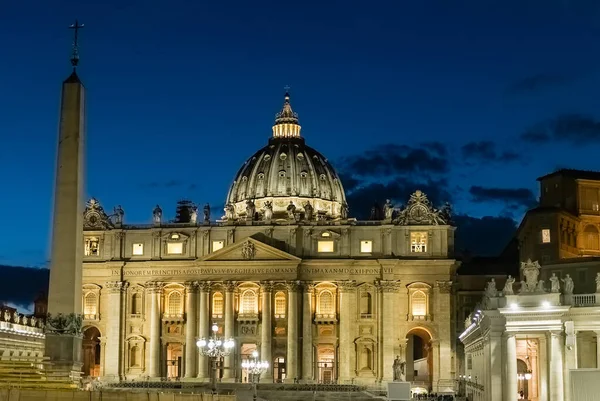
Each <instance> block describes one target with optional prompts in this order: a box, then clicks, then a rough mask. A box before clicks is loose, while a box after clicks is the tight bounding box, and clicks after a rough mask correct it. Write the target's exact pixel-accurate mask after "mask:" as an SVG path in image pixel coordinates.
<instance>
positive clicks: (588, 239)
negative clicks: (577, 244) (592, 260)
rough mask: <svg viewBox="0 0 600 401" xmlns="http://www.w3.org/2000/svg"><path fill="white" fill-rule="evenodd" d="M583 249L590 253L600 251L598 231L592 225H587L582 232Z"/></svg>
mask: <svg viewBox="0 0 600 401" xmlns="http://www.w3.org/2000/svg"><path fill="white" fill-rule="evenodd" d="M584 240H585V247H586V248H587V249H590V250H592V251H597V250H600V243H599V240H600V236H599V235H598V229H597V228H596V227H594V226H592V225H588V226H587V227H585V230H584Z"/></svg>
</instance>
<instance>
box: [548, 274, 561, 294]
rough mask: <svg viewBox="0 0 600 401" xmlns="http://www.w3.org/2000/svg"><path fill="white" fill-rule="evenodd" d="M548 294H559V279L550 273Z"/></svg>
mask: <svg viewBox="0 0 600 401" xmlns="http://www.w3.org/2000/svg"><path fill="white" fill-rule="evenodd" d="M550 292H560V279H559V278H558V277H556V274H555V273H552V277H550Z"/></svg>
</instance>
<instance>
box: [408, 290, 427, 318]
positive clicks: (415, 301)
mask: <svg viewBox="0 0 600 401" xmlns="http://www.w3.org/2000/svg"><path fill="white" fill-rule="evenodd" d="M410 303H411V310H412V315H413V316H425V315H427V295H426V294H425V293H424V292H423V291H420V290H419V291H415V292H413V294H412V296H411V298H410Z"/></svg>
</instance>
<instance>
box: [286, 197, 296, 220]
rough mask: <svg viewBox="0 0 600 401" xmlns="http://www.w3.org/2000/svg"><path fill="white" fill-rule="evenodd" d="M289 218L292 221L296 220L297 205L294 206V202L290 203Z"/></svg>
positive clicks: (288, 208)
mask: <svg viewBox="0 0 600 401" xmlns="http://www.w3.org/2000/svg"><path fill="white" fill-rule="evenodd" d="M286 210H287V213H288V218H289V219H290V220H295V219H296V205H294V202H293V201H290V204H289V205H288V207H287V209H286Z"/></svg>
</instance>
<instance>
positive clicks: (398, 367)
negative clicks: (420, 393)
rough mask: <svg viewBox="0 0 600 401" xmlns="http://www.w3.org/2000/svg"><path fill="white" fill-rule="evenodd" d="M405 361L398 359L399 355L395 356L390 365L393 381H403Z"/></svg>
mask: <svg viewBox="0 0 600 401" xmlns="http://www.w3.org/2000/svg"><path fill="white" fill-rule="evenodd" d="M405 366H406V363H405V362H404V361H403V360H401V359H400V355H398V356H396V359H394V364H393V365H392V369H393V370H394V381H395V382H398V381H404V368H405Z"/></svg>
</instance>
